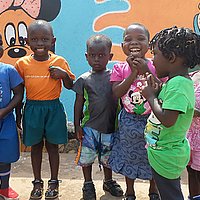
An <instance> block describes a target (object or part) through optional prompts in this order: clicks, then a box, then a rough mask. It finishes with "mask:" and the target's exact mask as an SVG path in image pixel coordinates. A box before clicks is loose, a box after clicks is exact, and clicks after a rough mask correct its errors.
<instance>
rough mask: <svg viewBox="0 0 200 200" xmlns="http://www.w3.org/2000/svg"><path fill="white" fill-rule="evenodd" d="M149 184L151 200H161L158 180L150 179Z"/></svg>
mask: <svg viewBox="0 0 200 200" xmlns="http://www.w3.org/2000/svg"><path fill="white" fill-rule="evenodd" d="M149 182H150V185H149V198H150V200H160V197H159V194H158V188H157V186H156V182H155V180H154V179H152V180H150V181H149Z"/></svg>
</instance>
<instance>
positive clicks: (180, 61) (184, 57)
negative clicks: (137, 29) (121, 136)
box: [142, 27, 200, 200]
mask: <svg viewBox="0 0 200 200" xmlns="http://www.w3.org/2000/svg"><path fill="white" fill-rule="evenodd" d="M150 48H151V50H152V52H153V54H154V58H153V64H154V66H155V67H156V72H157V76H158V78H163V77H168V78H169V80H168V81H167V82H166V84H163V85H162V87H161V90H159V89H160V87H159V86H158V84H157V83H155V81H154V79H153V77H152V75H148V76H147V86H144V87H143V90H142V94H143V95H144V97H145V98H146V99H147V100H148V102H149V104H150V106H151V108H152V114H151V115H150V117H149V119H148V123H147V126H146V129H145V137H146V140H147V143H148V158H149V162H150V165H151V167H152V170H153V177H154V179H155V181H156V184H157V186H158V190H159V193H160V196H161V199H162V200H169V199H170V200H183V199H184V198H183V194H182V191H181V186H180V175H181V173H182V171H183V170H184V169H185V167H186V165H187V163H188V161H189V156H190V148H189V143H188V140H187V139H186V132H187V130H188V129H189V127H190V124H191V122H192V117H193V113H194V104H195V98H194V88H193V82H192V80H191V79H190V77H189V75H188V68H192V67H194V66H195V65H196V64H198V63H200V38H199V36H198V35H197V34H195V33H194V32H193V31H192V30H190V29H187V28H177V27H173V28H169V29H164V30H162V31H160V32H159V33H158V34H156V35H155V37H154V38H153V39H152V41H151V43H150Z"/></svg>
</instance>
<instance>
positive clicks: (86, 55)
mask: <svg viewBox="0 0 200 200" xmlns="http://www.w3.org/2000/svg"><path fill="white" fill-rule="evenodd" d="M85 57H86V60H88V54H87V52H85Z"/></svg>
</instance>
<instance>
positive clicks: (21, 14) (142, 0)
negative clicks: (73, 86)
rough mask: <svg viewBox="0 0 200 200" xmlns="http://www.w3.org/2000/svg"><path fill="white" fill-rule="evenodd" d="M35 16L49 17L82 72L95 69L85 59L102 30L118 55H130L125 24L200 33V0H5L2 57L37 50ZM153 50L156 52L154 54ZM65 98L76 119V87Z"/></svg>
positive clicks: (60, 45) (1, 2)
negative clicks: (31, 37)
mask: <svg viewBox="0 0 200 200" xmlns="http://www.w3.org/2000/svg"><path fill="white" fill-rule="evenodd" d="M35 19H44V20H47V21H49V22H50V23H51V24H52V26H53V29H54V34H55V36H56V38H57V40H56V46H55V52H56V54H59V55H61V56H63V57H65V58H66V60H67V61H68V62H69V64H70V66H71V70H72V71H73V72H74V73H75V75H76V76H77V77H78V76H79V75H80V74H82V73H83V72H85V71H87V70H89V69H90V67H89V66H88V64H87V62H86V60H85V56H84V53H85V49H86V46H85V42H86V40H87V39H88V37H90V36H91V35H93V34H95V33H102V34H106V35H108V36H109V37H110V38H111V39H112V41H113V49H112V51H113V53H114V58H113V61H112V62H110V63H109V68H112V65H113V63H114V62H116V61H119V60H124V59H125V58H124V55H123V53H122V51H121V47H120V43H121V41H122V34H123V30H124V28H125V27H127V26H128V25H129V24H131V23H133V22H139V23H142V24H144V25H145V26H146V27H147V28H148V29H149V31H150V33H151V36H153V35H154V34H155V33H156V32H158V31H159V30H160V29H163V28H165V27H171V26H174V25H177V26H184V27H189V28H192V29H194V30H195V31H196V32H197V33H198V34H200V1H199V0H184V1H182V0H175V1H174V0H162V1H160V0H151V1H149V0H0V32H1V34H2V35H3V42H4V49H5V52H4V56H3V58H2V60H1V61H2V62H6V63H10V64H14V63H15V61H16V60H17V59H18V58H19V57H22V56H24V55H28V54H30V53H31V51H30V49H29V47H28V46H27V45H26V42H25V40H24V38H25V37H26V36H27V26H28V25H29V24H30V22H32V21H33V20H35ZM148 56H151V55H150V54H148ZM61 100H62V102H63V104H64V106H65V108H66V111H67V113H68V118H69V120H70V121H73V102H74V93H73V92H72V91H67V90H65V89H64V90H63V92H62V94H61Z"/></svg>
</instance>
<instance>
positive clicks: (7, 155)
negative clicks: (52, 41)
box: [0, 34, 23, 200]
mask: <svg viewBox="0 0 200 200" xmlns="http://www.w3.org/2000/svg"><path fill="white" fill-rule="evenodd" d="M2 55H3V42H2V36H1V34H0V58H1V57H2ZM22 82H23V80H22V78H21V77H20V75H19V74H18V73H17V71H16V69H15V68H14V67H13V66H11V65H8V64H5V63H2V62H0V199H2V198H3V199H13V200H15V199H18V197H19V195H18V194H17V193H16V192H15V191H14V190H13V189H12V188H11V187H9V179H10V171H11V163H13V162H16V161H17V160H18V159H19V140H18V133H17V128H16V123H15V119H14V115H13V109H14V108H15V107H16V106H17V104H18V103H20V102H21V101H22V98H23V86H22ZM11 94H13V95H12V96H11Z"/></svg>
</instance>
